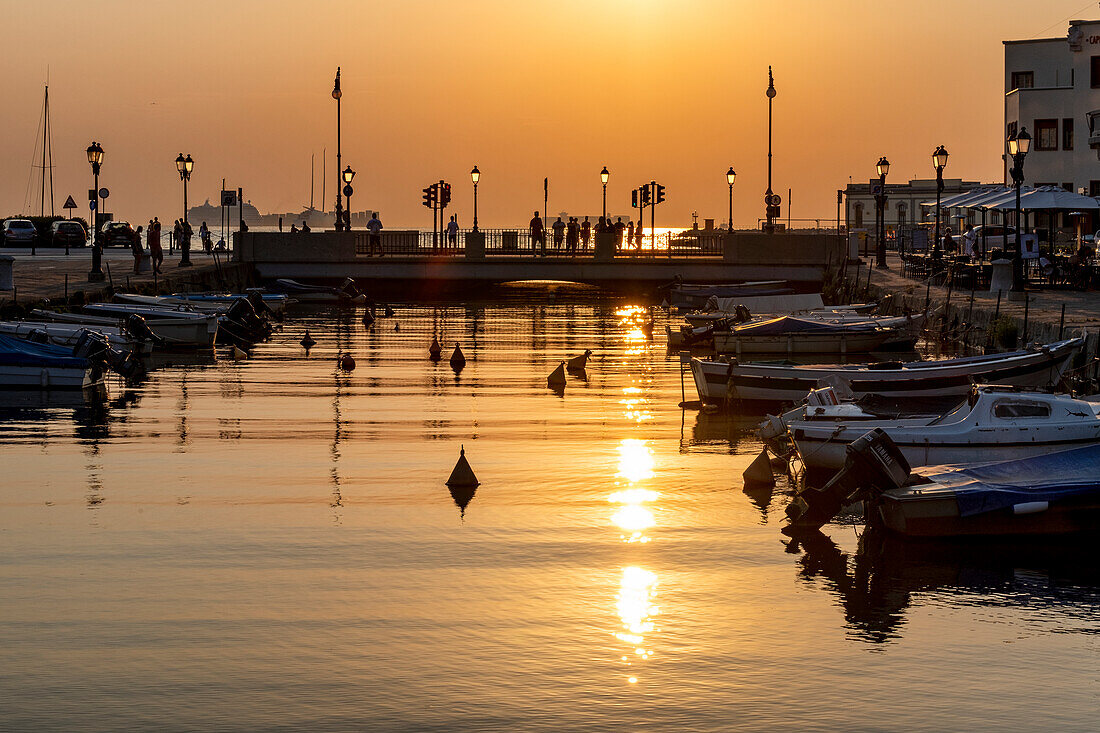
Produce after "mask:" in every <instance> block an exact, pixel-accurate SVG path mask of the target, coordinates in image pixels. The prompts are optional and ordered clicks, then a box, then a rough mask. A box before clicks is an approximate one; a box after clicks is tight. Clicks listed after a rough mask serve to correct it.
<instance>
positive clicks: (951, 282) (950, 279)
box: [940, 273, 955, 333]
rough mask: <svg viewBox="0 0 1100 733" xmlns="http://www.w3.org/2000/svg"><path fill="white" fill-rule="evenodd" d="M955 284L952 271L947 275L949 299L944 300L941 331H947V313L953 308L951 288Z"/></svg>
mask: <svg viewBox="0 0 1100 733" xmlns="http://www.w3.org/2000/svg"><path fill="white" fill-rule="evenodd" d="M954 285H955V278H953V277H951V275H950V273H948V275H947V300H945V301H943V325H942V326H941V327H940V332H941V333H945V332H946V331H947V314H948V312H950V310H951V289H952V288H953V287H954Z"/></svg>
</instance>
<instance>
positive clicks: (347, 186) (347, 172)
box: [340, 165, 355, 232]
mask: <svg viewBox="0 0 1100 733" xmlns="http://www.w3.org/2000/svg"><path fill="white" fill-rule="evenodd" d="M340 177H341V178H343V179H344V195H345V196H347V199H348V216H347V221H346V222H344V223H345V224H346V225H347V226H346V227H345V229H346V230H347V231H349V232H350V231H351V195H352V194H353V193H355V189H354V188H352V187H351V181H352V179H353V178H355V171H353V170H352V169H351V166H350V165H349V166H348V167H347V168H345V169H344V172H343V173H341V174H340Z"/></svg>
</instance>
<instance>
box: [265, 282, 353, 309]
mask: <svg viewBox="0 0 1100 733" xmlns="http://www.w3.org/2000/svg"><path fill="white" fill-rule="evenodd" d="M267 292H269V293H281V294H284V295H287V296H289V297H291V298H294V299H295V300H297V301H300V302H303V303H339V304H342V305H362V304H364V303H366V302H367V296H366V295H364V294H363V293H361V292H359V288H357V287H356V285H355V281H354V280H352V279H351V278H350V277H346V278H344V282H343V283H342V284H341V285H340V287H338V288H334V287H330V286H328V285H307V284H306V283H300V282H298V281H296V280H290V279H288V278H280V279H278V280H276V281H274V282H273V283H271V284H270V285H269V286H268V288H267Z"/></svg>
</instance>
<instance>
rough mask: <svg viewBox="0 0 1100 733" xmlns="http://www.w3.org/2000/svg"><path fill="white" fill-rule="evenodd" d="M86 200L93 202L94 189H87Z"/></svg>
mask: <svg viewBox="0 0 1100 733" xmlns="http://www.w3.org/2000/svg"><path fill="white" fill-rule="evenodd" d="M88 200H89V201H95V189H94V188H89V189H88Z"/></svg>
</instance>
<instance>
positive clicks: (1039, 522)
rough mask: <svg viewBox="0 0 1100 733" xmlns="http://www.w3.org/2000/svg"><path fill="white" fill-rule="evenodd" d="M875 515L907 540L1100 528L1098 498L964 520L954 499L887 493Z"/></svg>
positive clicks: (906, 492) (909, 492)
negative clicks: (912, 538) (913, 538)
mask: <svg viewBox="0 0 1100 733" xmlns="http://www.w3.org/2000/svg"><path fill="white" fill-rule="evenodd" d="M874 511H875V513H876V515H877V517H878V518H879V519H880V520H881V522H882V524H883V526H885V527H886V529H888V530H890V531H891V532H895V533H897V534H901V535H905V536H908V537H967V536H994V535H1054V534H1076V533H1081V532H1090V531H1093V530H1095V529H1096V528H1097V527H1100V497H1097V496H1093V497H1083V498H1079V499H1071V500H1067V501H1065V502H1057V503H1051V504H1049V505H1048V507H1047V508H1046V509H1040V510H1038V511H1030V508H1029V507H1024V506H1022V505H1021V509H1020V510H1017V509H1015V508H1013V507H1008V508H1005V509H999V510H997V511H994V512H986V513H984V514H977V515H973V516H968V517H964V516H961V514H960V512H959V507H958V503H957V502H956V500H955V498H954V496H952V495H933V496H927V497H924V496H921V495H919V494H916V495H914V493H913V489H899V490H896V491H892V492H886V493H884V494H883V495H882V496H881V497H880V498H879V500H878V501H877V503H876V505H875V508H874Z"/></svg>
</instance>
